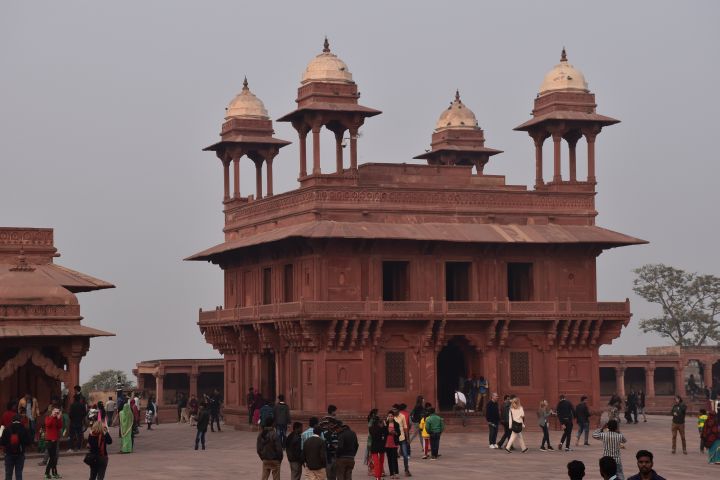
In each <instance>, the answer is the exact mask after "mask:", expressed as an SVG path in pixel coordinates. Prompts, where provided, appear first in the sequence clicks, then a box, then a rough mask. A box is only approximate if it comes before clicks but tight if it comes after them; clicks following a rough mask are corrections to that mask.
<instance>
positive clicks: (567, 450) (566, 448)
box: [565, 447, 573, 452]
mask: <svg viewBox="0 0 720 480" xmlns="http://www.w3.org/2000/svg"><path fill="white" fill-rule="evenodd" d="M565 451H566V452H572V451H573V449H572V448H570V447H565Z"/></svg>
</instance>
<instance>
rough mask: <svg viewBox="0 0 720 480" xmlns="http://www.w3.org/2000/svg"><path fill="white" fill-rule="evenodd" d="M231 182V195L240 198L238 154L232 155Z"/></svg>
mask: <svg viewBox="0 0 720 480" xmlns="http://www.w3.org/2000/svg"><path fill="white" fill-rule="evenodd" d="M233 184H234V187H235V189H234V190H235V191H234V194H233V196H234V197H235V198H240V156H239V155H237V156H235V157H233Z"/></svg>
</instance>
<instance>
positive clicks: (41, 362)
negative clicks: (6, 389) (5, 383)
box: [0, 347, 69, 382]
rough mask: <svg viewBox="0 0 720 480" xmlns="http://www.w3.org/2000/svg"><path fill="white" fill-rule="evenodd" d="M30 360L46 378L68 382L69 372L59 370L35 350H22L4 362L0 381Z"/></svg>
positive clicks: (0, 371)
mask: <svg viewBox="0 0 720 480" xmlns="http://www.w3.org/2000/svg"><path fill="white" fill-rule="evenodd" d="M28 360H30V361H31V362H32V363H33V364H34V365H35V366H37V367H39V368H41V369H42V371H43V372H45V374H47V376H49V377H51V378H54V379H56V380H60V381H61V382H67V381H68V380H69V372H67V371H65V370H63V369H62V368H59V367H58V366H57V365H55V363H54V362H53V361H52V360H51V359H49V358H48V357H46V356H45V355H43V354H42V353H41V352H40V350H38V349H37V348H30V347H28V348H23V349H22V350H20V351H19V352H18V354H17V355H15V356H14V357H13V358H11V359H10V360H8V361H7V362H5V365H3V367H2V368H0V380H4V379H6V378H8V377H9V376H10V375H12V374H13V373H15V372H16V371H17V370H18V369H19V368H20V367H22V366H23V365H25V364H26V363H27V361H28Z"/></svg>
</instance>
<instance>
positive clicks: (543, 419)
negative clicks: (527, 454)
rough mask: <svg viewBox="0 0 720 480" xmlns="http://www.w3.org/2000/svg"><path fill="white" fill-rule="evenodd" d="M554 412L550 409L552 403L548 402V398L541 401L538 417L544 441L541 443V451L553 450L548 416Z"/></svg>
mask: <svg viewBox="0 0 720 480" xmlns="http://www.w3.org/2000/svg"><path fill="white" fill-rule="evenodd" d="M553 413H554V412H553V411H552V410H551V409H550V405H549V404H548V401H547V400H543V401H542V402H540V408H538V412H537V417H538V425H539V426H540V429H541V430H542V432H543V438H542V442H541V443H540V451H541V452H547V451H548V450H553V447H552V445H551V444H550V430H549V427H548V418H550V416H551V415H552V414H553Z"/></svg>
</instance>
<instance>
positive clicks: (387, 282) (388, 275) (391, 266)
mask: <svg viewBox="0 0 720 480" xmlns="http://www.w3.org/2000/svg"><path fill="white" fill-rule="evenodd" d="M382 267H383V283H382V292H383V301H384V302H404V301H407V300H409V298H410V291H409V290H410V289H409V282H408V262H383V264H382Z"/></svg>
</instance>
